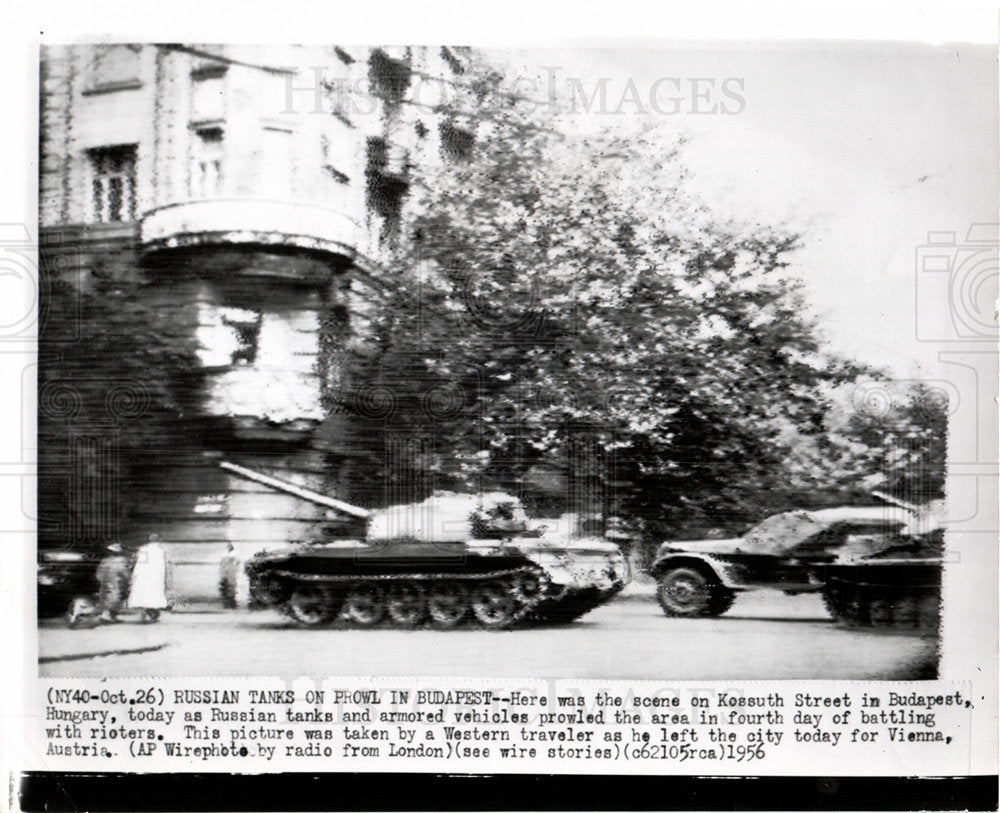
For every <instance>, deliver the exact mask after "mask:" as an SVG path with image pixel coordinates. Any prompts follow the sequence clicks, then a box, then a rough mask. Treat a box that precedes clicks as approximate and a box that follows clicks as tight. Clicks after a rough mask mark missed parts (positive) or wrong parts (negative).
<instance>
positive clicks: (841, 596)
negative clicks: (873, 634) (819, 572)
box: [823, 584, 868, 627]
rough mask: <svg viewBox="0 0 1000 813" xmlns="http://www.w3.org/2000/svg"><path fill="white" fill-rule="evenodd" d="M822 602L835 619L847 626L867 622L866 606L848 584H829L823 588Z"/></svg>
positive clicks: (861, 624) (856, 625)
mask: <svg viewBox="0 0 1000 813" xmlns="http://www.w3.org/2000/svg"><path fill="white" fill-rule="evenodd" d="M823 603H824V604H825V605H826V609H827V610H828V611H829V613H830V615H832V616H833V617H834V618H835V619H836V620H837V621H843V622H844V623H845V624H847V625H848V626H852V627H860V626H864V625H866V624H867V623H868V608H867V606H866V604H865V602H864V601H863V600H862V599H861V597H860V596H859V595H858V592H857V590H855V589H854V588H853V587H852V586H850V585H843V586H840V585H831V584H828V585H827V586H826V587H824V588H823Z"/></svg>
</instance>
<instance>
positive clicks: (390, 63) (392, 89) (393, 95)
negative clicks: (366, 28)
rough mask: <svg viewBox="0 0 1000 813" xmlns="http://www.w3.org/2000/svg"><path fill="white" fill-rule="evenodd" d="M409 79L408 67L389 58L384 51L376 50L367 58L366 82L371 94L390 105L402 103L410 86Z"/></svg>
mask: <svg viewBox="0 0 1000 813" xmlns="http://www.w3.org/2000/svg"><path fill="white" fill-rule="evenodd" d="M410 77H411V71H410V66H409V65H407V64H406V63H405V62H401V61H400V60H398V59H392V58H390V57H389V56H388V55H387V54H386V53H385V51H382V50H380V49H378V48H376V49H375V50H374V51H372V54H371V56H370V57H369V58H368V81H369V83H370V85H371V90H372V93H374V94H375V95H376V96H379V97H381V98H382V99H384V100H385V101H387V102H389V103H390V104H394V105H397V104H399V103H401V102H402V101H403V98H404V97H405V96H406V90H407V88H409V86H410Z"/></svg>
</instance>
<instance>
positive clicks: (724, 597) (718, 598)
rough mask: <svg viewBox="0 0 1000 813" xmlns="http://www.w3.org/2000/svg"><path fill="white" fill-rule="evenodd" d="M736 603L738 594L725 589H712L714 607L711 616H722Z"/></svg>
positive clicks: (717, 587)
mask: <svg viewBox="0 0 1000 813" xmlns="http://www.w3.org/2000/svg"><path fill="white" fill-rule="evenodd" d="M734 601H736V593H734V592H733V591H732V590H728V589H726V588H725V587H721V586H715V587H713V588H712V605H711V608H710V609H711V614H712V615H722V614H723V613H724V612H726V610H728V609H729V608H730V607H732V606H733V602H734Z"/></svg>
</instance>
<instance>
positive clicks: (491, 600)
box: [472, 581, 518, 629]
mask: <svg viewBox="0 0 1000 813" xmlns="http://www.w3.org/2000/svg"><path fill="white" fill-rule="evenodd" d="M517 609H518V604H517V601H516V600H515V598H514V596H513V595H512V593H511V589H510V586H509V585H508V584H507V583H506V582H501V581H488V582H483V583H482V584H480V585H477V586H476V587H475V589H473V591H472V615H473V616H474V617H475V619H476V621H478V622H479V623H480V625H482V626H484V627H488V628H489V629H500V628H501V627H506V626H508V625H509V624H510V623H511V622H513V621H514V618H515V617H516V616H517Z"/></svg>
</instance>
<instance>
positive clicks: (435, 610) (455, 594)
mask: <svg viewBox="0 0 1000 813" xmlns="http://www.w3.org/2000/svg"><path fill="white" fill-rule="evenodd" d="M468 609H469V591H468V590H466V589H465V585H464V584H461V583H460V582H437V583H435V584H432V585H431V587H430V589H429V590H428V591H427V612H428V614H429V615H430V617H431V623H433V624H434V626H435V627H454V626H455V625H456V624H458V623H459V622H460V621H461V620H462V619H463V618H465V614H466V612H467V611H468Z"/></svg>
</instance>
